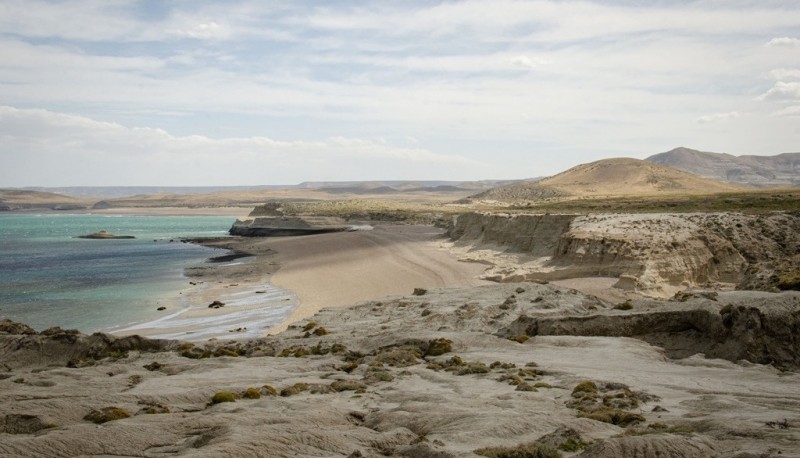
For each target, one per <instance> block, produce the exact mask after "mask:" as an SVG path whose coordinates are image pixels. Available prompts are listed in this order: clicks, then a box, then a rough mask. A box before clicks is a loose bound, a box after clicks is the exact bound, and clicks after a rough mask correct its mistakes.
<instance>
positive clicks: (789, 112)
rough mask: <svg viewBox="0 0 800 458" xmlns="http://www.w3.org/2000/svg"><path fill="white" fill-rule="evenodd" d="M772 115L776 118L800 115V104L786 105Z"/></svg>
mask: <svg viewBox="0 0 800 458" xmlns="http://www.w3.org/2000/svg"><path fill="white" fill-rule="evenodd" d="M772 116H774V117H776V118H784V117H793V116H800V105H795V106H791V107H786V108H784V109H782V110H778V111H776V112H774V113H772Z"/></svg>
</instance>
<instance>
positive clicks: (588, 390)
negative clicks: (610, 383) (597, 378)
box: [572, 380, 597, 398]
mask: <svg viewBox="0 0 800 458" xmlns="http://www.w3.org/2000/svg"><path fill="white" fill-rule="evenodd" d="M586 395H594V396H597V385H596V384H595V383H594V382H593V381H591V380H584V381H583V382H581V383H579V384H577V385H575V388H573V389H572V397H573V398H579V397H584V396H586Z"/></svg>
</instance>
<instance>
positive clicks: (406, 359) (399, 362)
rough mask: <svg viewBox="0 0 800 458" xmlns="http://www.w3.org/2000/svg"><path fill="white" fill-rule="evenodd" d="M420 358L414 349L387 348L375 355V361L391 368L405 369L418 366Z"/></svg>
mask: <svg viewBox="0 0 800 458" xmlns="http://www.w3.org/2000/svg"><path fill="white" fill-rule="evenodd" d="M421 357H422V355H420V354H419V351H418V350H416V349H409V348H388V349H386V350H383V351H381V352H380V353H378V354H377V355H375V361H376V362H379V363H383V364H388V365H390V366H393V367H407V366H413V365H415V364H419V363H420V358H421Z"/></svg>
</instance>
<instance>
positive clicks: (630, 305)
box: [614, 299, 633, 310]
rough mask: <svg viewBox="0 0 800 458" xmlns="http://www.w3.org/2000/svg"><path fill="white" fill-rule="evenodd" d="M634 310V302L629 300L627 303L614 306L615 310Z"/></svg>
mask: <svg viewBox="0 0 800 458" xmlns="http://www.w3.org/2000/svg"><path fill="white" fill-rule="evenodd" d="M632 308H633V302H631V300H630V299H627V300H626V301H625V302H622V303H619V304H617V305H615V306H614V310H630V309H632Z"/></svg>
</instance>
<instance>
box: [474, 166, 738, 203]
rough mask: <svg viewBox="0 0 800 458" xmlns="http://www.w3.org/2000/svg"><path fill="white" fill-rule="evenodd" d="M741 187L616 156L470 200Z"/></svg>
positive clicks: (609, 194)
mask: <svg viewBox="0 0 800 458" xmlns="http://www.w3.org/2000/svg"><path fill="white" fill-rule="evenodd" d="M740 189H741V188H740V187H738V186H735V185H732V184H727V183H722V182H719V181H716V180H712V179H708V178H703V177H700V176H697V175H694V174H691V173H688V172H685V171H682V170H677V169H674V168H671V167H666V166H663V165H659V164H655V163H652V162H647V161H643V160H640V159H632V158H613V159H603V160H599V161H595V162H590V163H588V164H581V165H578V166H575V167H572V168H571V169H569V170H566V171H564V172H561V173H559V174H557V175H553V176H551V177H548V178H545V179H543V180H540V181H537V182H535V183H519V184H513V185H510V186H502V187H498V188H494V189H491V190H489V191H485V192H482V193H480V194H476V195H474V196H471V197H470V198H469V199H470V200H499V201H506V202H518V201H526V200H528V201H537V200H538V201H541V200H545V199H553V198H555V199H561V198H581V197H589V196H595V197H600V196H634V195H654V194H703V193H716V192H726V191H736V190H740Z"/></svg>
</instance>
